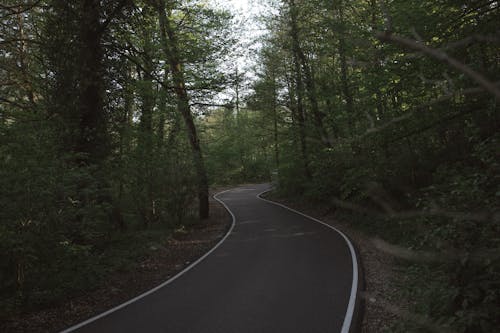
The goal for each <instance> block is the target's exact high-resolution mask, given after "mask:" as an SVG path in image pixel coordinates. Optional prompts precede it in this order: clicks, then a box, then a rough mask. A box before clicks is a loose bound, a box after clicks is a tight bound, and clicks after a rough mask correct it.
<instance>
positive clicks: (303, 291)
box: [63, 185, 358, 333]
mask: <svg viewBox="0 0 500 333" xmlns="http://www.w3.org/2000/svg"><path fill="white" fill-rule="evenodd" d="M268 187H269V186H268V185H255V186H245V187H239V188H236V189H233V190H230V191H226V192H222V193H219V194H217V195H216V196H215V198H216V200H217V201H219V202H221V204H222V205H223V206H224V207H225V208H226V209H227V210H228V211H229V212H230V214H231V215H232V218H233V223H232V226H231V229H230V230H229V232H228V233H227V234H226V235H225V236H224V238H223V239H222V240H221V241H220V242H219V243H218V244H217V245H216V246H215V247H214V248H213V249H211V250H210V251H209V252H208V253H206V254H205V255H204V256H203V257H201V258H200V259H198V260H197V261H196V262H194V263H193V264H191V265H190V266H189V267H187V268H186V269H185V270H184V271H182V272H181V273H179V274H178V275H176V276H174V277H173V278H171V279H169V280H168V281H166V282H165V283H163V284H161V285H160V286H158V287H156V288H154V289H152V290H150V291H148V292H147V293H144V294H142V295H140V296H138V297H136V298H134V299H132V300H130V301H128V302H126V303H124V304H122V305H120V306H118V307H116V308H113V309H111V310H109V311H107V312H105V313H103V314H101V315H99V316H96V317H94V318H91V319H89V320H87V321H85V322H83V323H80V324H78V325H75V326H73V327H71V328H69V329H67V330H65V331H63V332H64V333H66V332H154V333H156V332H158V333H160V332H162V333H163V332H176V333H177V332H179V333H181V332H182V333H185V332H186V333H187V332H193V333H198V332H200V333H201V332H203V333H210V332H214V333H215V332H217V333H230V332H231V333H232V332H238V333H247V332H248V333H250V332H297V333H299V332H308V333H309V332H311V333H313V332H342V333H347V332H348V331H349V328H350V326H351V322H352V315H353V309H354V303H355V299H356V292H357V290H356V289H357V283H358V281H357V278H358V277H357V275H358V272H357V262H356V255H355V252H354V249H353V246H352V244H351V242H350V241H349V239H348V238H347V237H346V236H345V235H344V234H343V233H341V232H340V231H339V230H337V229H335V228H333V227H331V226H329V225H326V224H324V223H323V222H321V221H319V220H316V219H314V218H311V217H309V216H307V215H304V214H302V213H300V212H297V211H295V210H292V209H290V208H288V207H286V206H283V205H281V204H277V203H274V202H269V201H267V200H265V199H261V198H259V199H260V200H259V199H257V196H258V194H260V193H262V192H265V190H267V189H268ZM280 206H281V207H280ZM310 220H314V221H316V222H319V223H311V222H310ZM323 226H327V227H328V228H330V229H333V230H334V231H336V232H324V231H325V230H324V227H323ZM209 255H210V256H209ZM180 277H182V278H180Z"/></svg>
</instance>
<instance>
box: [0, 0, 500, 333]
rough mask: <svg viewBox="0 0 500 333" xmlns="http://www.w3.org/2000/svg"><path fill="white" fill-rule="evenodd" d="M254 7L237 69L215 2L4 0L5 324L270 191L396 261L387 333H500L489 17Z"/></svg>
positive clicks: (493, 46) (371, 6)
mask: <svg viewBox="0 0 500 333" xmlns="http://www.w3.org/2000/svg"><path fill="white" fill-rule="evenodd" d="M265 8H266V10H265V12H264V14H263V16H262V17H260V18H259V20H260V22H261V24H262V25H264V26H265V28H266V34H264V35H263V36H261V37H259V40H258V41H256V44H258V45H259V47H257V48H256V51H255V54H253V55H252V57H253V61H254V65H253V66H252V68H248V69H246V70H244V69H241V68H238V65H237V64H236V63H237V60H236V57H237V55H236V54H237V52H238V50H235V49H237V48H238V45H239V44H238V43H237V38H238V37H237V36H238V32H237V30H238V28H237V27H236V25H235V22H234V19H233V17H232V14H231V13H230V12H229V11H227V10H224V9H220V8H219V7H217V6H215V5H213V4H211V2H210V1H202V0H175V1H174V0H141V1H140V0H121V1H101V0H76V1H66V0H3V1H2V4H0V320H2V319H5V318H8V317H9V316H12V315H14V314H16V313H20V312H23V311H32V310H34V309H37V308H40V307H44V306H47V305H48V304H53V303H55V302H61V301H63V300H65V299H68V298H70V297H72V296H73V295H76V294H78V293H80V292H81V291H82V290H86V289H91V288H94V287H95V286H96V285H98V284H99V281H101V280H102V279H103V278H105V277H106V275H107V274H109V273H110V272H111V271H112V270H114V269H116V268H117V267H118V266H120V264H118V263H116V261H117V257H118V256H120V257H122V256H123V253H124V252H126V251H127V250H126V246H125V247H124V244H127V243H129V242H130V240H131V239H134V240H135V241H137V242H140V239H141V238H140V237H145V236H144V235H149V233H150V232H151V230H161V232H163V233H164V232H167V233H169V232H172V231H173V230H175V229H176V228H178V227H180V226H187V225H193V224H200V223H203V220H206V219H207V218H208V216H209V214H210V212H209V203H208V200H209V188H210V187H214V186H220V185H231V184H240V183H245V182H272V183H273V184H274V186H275V192H276V194H277V195H279V196H280V197H283V198H288V199H290V200H293V199H297V198H300V199H301V200H303V201H306V202H308V203H310V205H312V206H314V205H323V206H328V207H330V208H331V210H332V211H335V214H337V216H338V218H339V219H343V220H347V221H349V223H350V224H351V225H352V226H353V227H355V228H357V229H359V230H362V231H363V232H365V233H366V234H368V235H370V237H373V239H374V241H375V242H376V243H377V244H378V246H379V247H380V249H381V251H388V252H391V253H392V255H394V256H395V257H397V258H398V260H400V261H401V263H400V264H401V267H402V269H403V270H404V271H405V272H406V273H405V274H406V278H407V281H410V283H407V285H409V286H410V287H404V288H403V287H402V290H401V297H405V298H407V299H412V300H413V301H412V308H410V309H407V311H405V312H404V314H402V313H399V315H401V317H402V318H401V319H400V320H399V321H398V323H397V325H394V327H392V330H393V331H395V332H408V331H419V332H421V331H430V332H431V331H439V332H441V331H450V332H493V331H495V330H498V328H499V327H500V321H499V316H498V313H499V312H500V256H499V253H500V238H499V235H500V215H499V214H500V154H499V152H500V151H499V147H500V131H499V128H500V108H499V106H498V103H499V102H500V83H499V82H498V78H499V77H500V46H499V45H500V35H499V30H498V29H499V24H498V22H500V8H499V3H498V1H492V0H460V1H457V0H422V1H402V0H355V1H342V0H329V1H325V0H311V1H301V0H283V1H267V2H266V3H265ZM239 47H240V48H241V45H240V46H239ZM245 72H252V75H245V74H248V73H245Z"/></svg>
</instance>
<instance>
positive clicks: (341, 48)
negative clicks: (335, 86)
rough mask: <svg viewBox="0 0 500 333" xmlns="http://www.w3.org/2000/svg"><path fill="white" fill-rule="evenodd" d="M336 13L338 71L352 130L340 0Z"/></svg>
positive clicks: (351, 104) (344, 30) (352, 107)
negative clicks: (338, 27)
mask: <svg viewBox="0 0 500 333" xmlns="http://www.w3.org/2000/svg"><path fill="white" fill-rule="evenodd" d="M336 6H337V8H336V10H335V11H336V15H334V17H337V18H338V20H339V23H340V27H341V28H340V31H339V32H338V36H339V56H340V73H341V81H342V93H343V95H344V98H345V101H346V107H347V113H348V121H349V130H350V131H351V134H352V132H353V131H354V121H353V118H354V100H353V96H352V93H351V89H350V87H349V77H348V69H347V54H346V53H347V51H346V41H345V40H346V36H345V34H346V28H345V20H344V4H343V2H342V1H341V0H339V1H338V2H337V4H336Z"/></svg>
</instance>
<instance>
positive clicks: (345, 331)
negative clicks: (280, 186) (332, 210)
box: [257, 189, 358, 333]
mask: <svg viewBox="0 0 500 333" xmlns="http://www.w3.org/2000/svg"><path fill="white" fill-rule="evenodd" d="M270 191H272V189H268V190H265V191H264V192H261V193H259V194H257V198H259V199H260V200H263V201H266V202H269V203H271V204H273V205H276V206H280V207H283V208H285V209H288V210H289V211H292V212H294V213H296V214H299V215H302V216H304V217H306V218H308V219H310V220H313V221H314V222H318V223H320V224H322V225H324V226H325V227H327V228H330V229H332V230H334V231H336V232H337V233H339V234H340V236H342V237H343V238H344V240H345V241H346V243H347V246H348V247H349V251H350V252H351V258H352V285H351V294H350V297H349V304H348V305H347V312H346V314H345V317H344V323H343V324H342V330H341V331H340V333H349V330H350V329H351V324H352V319H353V317H354V307H355V305H356V294H357V292H358V260H357V258H356V251H355V250H354V246H353V245H352V243H351V241H350V240H349V238H348V237H347V236H346V235H345V234H344V233H343V232H342V231H340V230H339V229H337V228H335V227H333V226H331V225H329V224H327V223H325V222H323V221H320V220H318V219H316V218H314V217H312V216H309V215H306V214H304V213H301V212H299V211H297V210H295V209H293V208H290V207H287V206H285V205H283V204H280V203H277V202H274V201H271V200H267V199H264V198H262V197H261V196H262V195H263V194H264V193H267V192H270Z"/></svg>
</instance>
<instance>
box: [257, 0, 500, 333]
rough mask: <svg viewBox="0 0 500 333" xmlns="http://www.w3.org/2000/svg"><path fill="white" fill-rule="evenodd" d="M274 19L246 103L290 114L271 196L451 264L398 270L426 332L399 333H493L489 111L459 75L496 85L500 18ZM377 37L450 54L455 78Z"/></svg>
mask: <svg viewBox="0 0 500 333" xmlns="http://www.w3.org/2000/svg"><path fill="white" fill-rule="evenodd" d="M276 6H277V9H278V10H276V12H275V13H274V14H273V16H272V17H270V18H269V21H268V29H269V34H268V36H267V39H266V42H265V44H264V46H263V50H262V51H261V56H260V59H261V62H262V68H259V70H258V73H259V80H258V82H256V83H255V84H254V93H253V94H254V95H253V96H252V97H251V98H250V101H251V102H252V103H253V105H255V106H256V109H258V110H260V111H261V112H262V113H263V114H266V113H268V112H269V108H268V107H267V106H268V105H271V103H272V102H274V103H275V104H277V105H281V106H286V109H287V113H286V114H284V115H283V118H282V119H286V120H287V121H282V122H280V123H279V129H278V131H279V132H280V133H281V134H280V139H279V145H278V146H279V148H280V151H279V154H280V155H281V156H283V157H284V158H283V161H282V163H280V165H279V168H278V177H277V179H278V180H279V181H278V191H279V192H281V194H282V195H287V196H289V197H298V198H301V199H302V200H304V199H306V200H309V201H311V202H314V203H315V204H320V205H322V206H328V207H330V208H331V209H336V211H337V214H338V218H342V219H343V220H347V221H352V224H353V225H355V226H357V227H359V228H361V229H363V230H364V231H365V232H367V233H369V234H372V235H374V236H378V237H382V238H384V239H385V240H387V241H389V242H392V243H396V244H399V245H402V246H404V247H406V248H411V249H412V250H414V251H430V252H431V253H436V256H437V255H438V254H449V253H452V254H453V256H452V257H453V260H451V259H450V260H449V261H447V262H446V263H443V264H436V263H434V264H426V263H414V264H410V265H407V266H405V268H406V270H407V277H408V279H410V280H411V282H410V283H408V284H406V285H408V286H410V290H408V294H407V295H406V297H407V298H408V299H411V300H412V302H414V304H415V306H414V308H412V309H410V311H412V312H415V313H416V314H418V315H421V317H419V318H426V320H424V322H420V323H419V320H413V319H412V318H411V317H410V318H403V319H404V320H402V321H401V323H400V325H398V327H396V328H395V330H396V331H401V332H403V331H404V332H408V331H422V330H423V331H426V330H431V331H432V330H434V331H436V330H437V331H439V330H440V328H442V329H449V330H450V331H453V332H490V331H491V330H494V328H496V327H498V326H499V323H498V318H497V317H498V316H497V315H495V313H498V312H499V311H500V308H499V306H498V304H499V303H498V302H499V299H500V298H499V294H498V292H497V290H499V286H498V281H499V278H498V277H499V272H500V265H499V262H498V255H495V254H494V253H496V252H498V249H499V248H500V244H499V239H498V236H497V235H498V234H499V231H500V229H499V227H500V222H499V220H498V216H497V215H498V210H499V209H500V200H499V198H500V196H499V195H498V193H499V184H500V178H499V176H498V175H499V171H500V170H499V162H500V161H499V155H498V146H499V143H500V142H499V137H498V124H499V108H498V101H496V100H495V99H494V97H493V96H492V95H489V94H488V93H487V92H485V91H481V90H480V89H476V88H477V87H478V86H479V82H478V81H477V80H473V79H471V78H470V76H469V75H466V70H464V69H463V68H466V69H472V70H474V71H477V72H478V73H480V75H483V76H484V77H485V78H487V79H489V80H490V81H492V82H494V81H495V78H498V76H499V75H500V65H499V63H498V61H497V60H495V59H497V55H498V47H497V44H498V40H497V38H496V37H493V36H496V35H497V33H496V28H495V27H494V23H493V22H496V21H498V19H499V14H500V11H499V10H498V5H497V4H496V3H495V4H493V3H488V2H485V3H477V2H470V1H458V2H457V1H437V2H436V1H418V2H412V3H409V2H407V1H392V2H386V3H384V5H381V3H380V2H378V1H357V2H356V1H355V2H344V1H338V2H336V3H335V4H334V5H333V6H332V2H329V1H310V2H297V1H295V2H292V1H282V2H279V3H277V4H276ZM294 15H297V16H298V17H299V19H298V20H296V19H295V18H294ZM384 30H390V32H391V33H393V34H394V35H396V36H402V37H405V38H407V39H412V40H413V39H414V40H415V41H414V43H415V44H419V43H420V44H423V45H426V46H428V47H429V48H432V49H434V50H440V51H443V52H446V54H447V56H449V57H453V58H454V59H456V60H457V61H458V62H459V63H460V64H461V65H462V66H463V68H458V69H457V68H456V67H455V68H452V67H449V66H447V65H446V64H442V63H441V62H439V59H438V58H437V57H431V56H428V55H424V54H417V53H412V51H411V50H410V49H408V48H405V46H404V45H398V44H396V43H395V44H388V43H385V42H383V40H382V39H378V38H377V37H376V32H377V31H384ZM490 37H491V38H490ZM273 83H274V86H279V88H278V89H277V90H275V92H276V93H275V94H274V96H271V95H272V94H270V92H271V91H273ZM263 87H265V88H263ZM315 104H317V106H315ZM318 119H320V120H321V121H318ZM268 126H269V127H270V124H268ZM268 144H269V145H270V146H271V141H269V142H268ZM347 207H350V209H347ZM357 207H361V208H357ZM354 221H355V222H354ZM405 288H407V287H404V286H402V289H403V291H404V289H405Z"/></svg>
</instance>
